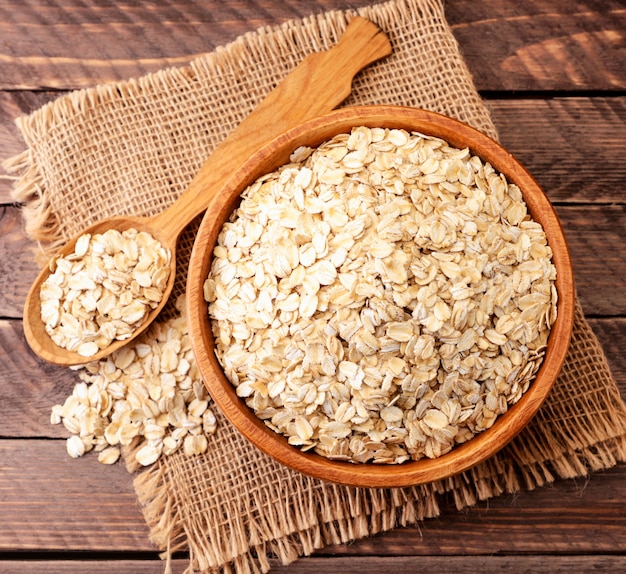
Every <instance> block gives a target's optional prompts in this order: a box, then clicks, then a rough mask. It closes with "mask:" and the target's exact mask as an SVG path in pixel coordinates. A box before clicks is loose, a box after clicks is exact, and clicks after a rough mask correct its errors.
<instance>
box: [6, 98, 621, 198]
mask: <svg viewBox="0 0 626 574" xmlns="http://www.w3.org/2000/svg"><path fill="white" fill-rule="evenodd" d="M58 95H59V94H58V93H55V92H42V93H38V92H4V93H2V92H0V159H4V158H9V157H12V156H14V155H16V154H18V153H20V152H21V151H23V150H24V149H25V143H24V141H23V140H22V137H21V135H20V134H19V133H18V130H17V127H15V125H14V121H15V119H16V118H17V117H18V116H19V115H21V114H26V113H29V112H31V111H34V110H35V109H37V108H38V107H40V106H41V105H43V104H44V103H46V102H48V101H50V100H52V99H54V98H55V97H58ZM487 105H488V106H489V108H490V110H491V114H492V117H493V121H494V123H495V124H496V127H497V128H498V130H499V133H500V139H501V142H502V144H503V145H504V146H505V147H506V148H507V149H508V150H509V151H510V152H511V153H512V154H513V155H514V156H516V157H517V159H518V160H519V161H520V162H521V163H522V164H523V165H524V166H525V167H526V168H527V169H528V170H529V171H530V172H531V173H532V174H533V176H534V177H535V178H536V179H537V181H538V182H539V184H540V185H542V186H543V188H544V189H545V190H546V192H547V193H548V195H549V197H550V198H551V199H552V201H557V202H565V201H566V202H585V203H588V202H593V203H611V202H624V194H623V182H624V181H625V180H626V163H625V162H624V161H623V158H624V156H626V97H613V98H602V97H595V98H556V99H548V100H534V99H520V100H517V99H516V100H508V99H505V100H502V99H496V100H488V101H487ZM537 134H540V137H537ZM10 189H11V182H10V181H8V180H2V179H0V203H9V202H10V201H11V199H10V197H9V192H10Z"/></svg>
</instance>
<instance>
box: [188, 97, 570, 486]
mask: <svg viewBox="0 0 626 574" xmlns="http://www.w3.org/2000/svg"><path fill="white" fill-rule="evenodd" d="M356 126H368V127H388V128H403V129H406V130H409V131H418V132H421V133H423V134H426V135H433V136H437V137H440V138H442V139H444V140H446V141H447V142H448V143H449V144H451V145H453V146H455V147H457V148H465V147H468V148H470V150H471V151H472V153H474V154H475V155H478V156H479V157H480V158H481V159H482V160H483V161H485V162H489V163H490V164H491V165H492V166H493V167H494V168H495V169H496V170H497V171H499V172H501V173H503V174H504V175H505V176H506V177H507V179H508V180H509V182H512V183H515V184H516V185H518V186H519V188H520V189H521V190H522V193H523V196H524V199H525V201H526V204H527V206H528V210H529V212H530V214H531V216H532V217H533V218H534V219H535V220H536V221H538V222H539V223H541V225H542V226H543V228H544V231H545V233H546V236H547V239H548V244H549V245H550V247H551V249H552V252H553V263H554V265H555V267H556V269H557V279H556V288H557V292H558V304H557V309H558V316H557V319H556V321H555V323H554V325H553V326H552V329H551V333H550V337H549V340H548V348H547V351H546V355H545V358H544V360H543V363H542V366H541V368H540V369H539V372H538V373H537V375H536V377H535V379H534V381H533V382H532V383H531V385H530V387H529V388H528V390H527V391H526V392H525V393H524V395H523V396H522V398H521V399H520V400H519V401H518V402H517V403H515V404H514V405H513V406H511V407H510V408H509V409H508V411H507V412H506V413H504V414H503V415H500V416H499V417H498V419H497V420H496V422H495V424H494V425H493V426H492V427H491V428H489V429H488V430H486V431H484V432H482V433H480V434H478V435H476V436H475V437H473V438H472V439H471V440H469V441H467V442H466V443H464V444H462V445H459V446H456V447H454V448H453V449H452V450H451V451H450V452H449V453H447V454H445V455H442V456H440V457H438V458H435V459H421V460H417V461H412V462H406V463H403V464H399V465H379V464H371V463H362V464H354V463H349V462H340V461H332V460H330V459H328V458H326V457H323V456H321V455H317V454H315V453H311V452H302V451H301V450H299V449H298V448H296V447H294V446H291V445H289V444H288V443H287V440H286V438H285V437H283V436H282V435H279V434H278V433H275V432H274V431H272V430H271V429H269V428H268V427H267V426H266V425H265V424H264V423H263V422H262V421H261V420H260V419H259V418H258V417H257V416H256V415H255V414H254V413H253V411H252V410H251V409H249V408H248V407H247V406H246V405H245V403H244V402H243V400H242V399H240V398H239V397H238V396H237V395H236V392H235V389H234V387H233V386H232V385H231V383H230V382H229V381H228V380H227V379H226V377H225V375H224V372H223V370H222V368H221V367H220V364H219V362H218V360H217V358H216V356H215V352H214V341H213V336H212V332H211V325H210V320H209V316H208V308H207V303H206V302H205V301H204V297H203V284H204V281H205V279H206V278H207V276H208V273H209V270H210V266H211V261H212V253H213V248H214V246H215V243H216V240H217V236H218V234H219V232H220V229H221V227H222V225H223V223H224V222H225V221H226V220H227V219H228V217H229V216H230V214H231V213H232V211H233V209H234V208H235V207H236V205H237V204H238V202H239V197H240V194H241V192H242V191H243V190H244V189H245V188H246V187H247V186H248V185H249V184H250V183H252V182H253V181H254V180H255V179H257V178H258V177H260V176H261V175H264V174H266V173H269V172H271V171H273V170H275V169H276V168H278V167H279V166H281V165H283V164H285V163H286V162H287V161H288V159H289V156H290V154H291V153H292V151H293V150H294V149H296V148H297V147H299V146H302V145H306V146H311V147H315V146H317V145H319V144H320V143H322V142H324V141H326V140H328V139H330V138H331V137H333V136H335V135H337V134H339V133H347V132H349V131H350V129H351V128H352V127H356ZM187 305H188V322H189V329H190V335H191V338H192V345H193V349H194V353H195V356H196V361H197V363H198V367H199V369H200V373H201V375H202V377H203V380H204V381H205V384H206V386H207V388H208V390H209V392H210V394H211V396H212V398H213V400H214V401H215V402H216V404H217V405H218V407H219V408H220V410H221V411H222V412H223V413H224V415H225V416H226V417H227V419H228V420H229V421H230V423H232V424H233V425H234V426H235V427H236V428H237V429H238V430H239V432H241V433H242V434H243V435H244V436H245V437H246V438H247V439H248V440H250V441H251V442H252V443H253V444H254V445H256V446H257V447H258V448H259V449H260V450H262V451H263V452H265V453H266V454H269V455H270V456H272V457H274V458H275V459H276V460H278V461H279V462H281V463H282V464H285V465H287V466H289V467H291V468H293V469H296V470H298V471H300V472H304V473H306V474H309V475H312V476H315V477H317V478H321V479H324V480H329V481H333V482H337V483H341V484H347V485H352V486H364V487H401V486H410V485H416V484H422V483H426V482H430V481H433V480H439V479H442V478H446V477H448V476H451V475H454V474H456V473H459V472H462V471H464V470H467V469H468V468H470V467H472V466H474V465H476V464H478V463H479V462H481V461H483V460H485V459H486V458H488V457H490V456H491V455H493V454H495V453H496V452H497V451H498V450H500V449H501V448H502V447H504V446H505V445H506V444H507V443H508V442H509V441H510V440H511V439H512V438H513V437H514V436H515V435H516V434H517V433H518V432H519V431H521V430H522V429H523V428H524V426H525V425H526V424H527V423H528V422H529V420H530V419H531V418H532V417H533V416H534V414H535V413H536V411H537V410H538V409H539V407H540V406H541V404H542V403H543V401H544V400H545V398H546V396H547V395H548V392H549V391H550V389H551V387H552V385H553V383H554V381H555V380H556V377H557V375H558V373H559V371H560V369H561V366H562V364H563V361H564V359H565V355H566V352H567V348H568V344H569V338H570V334H571V330H572V324H573V312H574V284H573V276H572V267H571V261H570V256H569V252H568V248H567V245H566V242H565V238H564V235H563V230H562V228H561V225H560V223H559V221H558V218H557V216H556V213H555V211H554V209H553V207H552V205H551V204H550V202H549V200H548V199H547V197H546V195H545V194H544V192H543V191H542V190H541V188H540V187H539V185H538V184H537V183H536V182H535V180H534V179H533V178H532V177H531V176H530V174H529V173H528V172H527V171H526V170H525V169H524V168H523V167H522V166H521V165H520V164H519V163H518V162H517V161H516V160H515V159H514V158H513V157H512V156H511V154H509V153H508V152H507V151H506V150H504V149H503V148H502V147H501V146H500V145H499V144H497V143H496V142H495V141H493V140H492V139H490V138H489V137H487V136H485V135H484V134H482V133H481V132H479V131H477V130H475V129H473V128H471V127H470V126H468V125H466V124H464V123H461V122H458V121H456V120H453V119H451V118H448V117H446V116H442V115H439V114H436V113H433V112H428V111H425V110H420V109H415V108H405V107H397V106H366V107H352V108H344V109H341V110H337V111H334V112H331V113H329V114H326V115H324V116H320V117H318V118H315V119H313V120H310V121H307V122H305V123H303V124H301V125H299V126H297V127H295V128H293V129H291V130H289V131H287V132H285V133H284V134H282V135H281V136H279V137H277V138H276V139H274V140H272V141H271V142H270V143H269V144H267V145H266V146H265V147H263V148H262V149H260V150H259V151H258V152H257V153H256V154H254V155H253V156H251V157H250V159H249V160H248V161H247V162H246V163H245V164H243V165H242V166H241V167H240V168H239V169H238V170H237V171H236V172H235V173H233V175H232V177H230V179H229V180H228V181H227V182H225V184H224V187H223V189H222V190H221V191H220V192H219V193H218V194H216V199H215V201H214V202H213V203H212V204H211V205H210V206H209V208H208V209H207V211H206V213H205V215H204V218H203V220H202V222H201V225H200V229H199V231H198V234H197V237H196V240H195V243H194V247H193V251H192V255H191V260H190V264H189V274H188V280H187Z"/></svg>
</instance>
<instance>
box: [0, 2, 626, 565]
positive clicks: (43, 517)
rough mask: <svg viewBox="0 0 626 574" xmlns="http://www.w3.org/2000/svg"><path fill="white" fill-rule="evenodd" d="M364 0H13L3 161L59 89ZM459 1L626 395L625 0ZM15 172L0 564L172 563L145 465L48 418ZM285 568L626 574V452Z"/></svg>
mask: <svg viewBox="0 0 626 574" xmlns="http://www.w3.org/2000/svg"><path fill="white" fill-rule="evenodd" d="M366 2H367V0H278V1H272V0H205V1H203V2H192V1H191V0H189V1H187V0H163V1H162V2H152V1H148V0H135V1H133V2H123V1H121V0H57V1H55V2H48V1H44V0H1V1H0V90H1V91H0V158H7V157H9V156H12V155H14V154H16V153H18V152H20V151H21V150H22V149H24V144H23V142H22V141H21V138H20V136H19V134H18V132H17V129H16V128H15V126H14V123H13V121H14V119H15V118H16V117H17V116H19V115H20V114H24V113H28V112H30V111H33V110H34V109H36V108H38V107H39V106H41V105H42V104H44V103H45V102H47V101H49V100H52V99H53V98H56V97H57V96H58V95H59V94H60V93H61V92H65V91H68V90H73V89H78V88H84V87H89V86H92V85H94V84H97V83H100V82H108V81H113V80H123V79H127V78H129V77H134V76H140V75H143V74H145V73H147V72H150V71H154V70H157V69H159V68H162V67H164V66H166V65H171V64H184V63H186V62H187V61H189V60H190V59H192V58H193V57H194V56H195V55H197V54H200V53H202V52H206V51H209V50H211V49H213V48H215V47H216V46H219V45H223V44H226V43H228V42H229V41H231V40H233V39H234V38H235V37H237V36H238V35H240V34H242V33H245V32H246V31H249V30H252V29H255V28H257V27H259V26H261V25H266V24H275V23H278V22H282V21H284V20H286V19H290V18H294V17H301V16H305V15H307V14H309V13H312V12H319V11H323V10H327V9H332V8H345V7H348V6H355V5H356V6H358V5H363V4H365V3H366ZM446 14H447V18H448V21H449V22H450V24H451V26H452V28H453V31H454V33H455V36H456V37H457V39H458V41H459V43H460V46H461V49H462V52H463V54H464V56H465V58H466V60H467V63H468V65H469V67H470V69H471V71H472V73H473V74H474V79H475V82H476V85H477V87H478V89H479V90H480V91H481V93H482V95H483V96H484V98H485V99H486V100H487V102H488V105H489V107H490V109H491V111H492V114H493V118H494V120H495V123H496V125H497V127H498V128H499V131H500V136H501V140H502V142H503V143H504V145H505V146H506V147H508V148H509V149H510V151H511V152H513V154H515V155H516V156H517V157H518V158H519V159H520V160H521V161H522V163H524V164H525V165H526V166H527V167H528V169H529V170H530V171H531V172H532V173H533V175H534V176H535V177H536V178H537V180H538V181H539V182H540V184H542V185H543V187H544V188H545V189H546V190H547V192H548V194H549V196H550V197H551V199H552V200H553V202H554V203H555V204H556V207H557V211H558V213H559V215H560V217H561V219H562V222H563V225H564V227H565V230H566V234H567V237H568V239H569V242H570V246H571V251H572V254H573V259H574V262H575V273H576V280H577V285H578V290H579V294H580V298H581V302H582V305H583V308H584V310H585V312H586V313H587V315H588V317H589V318H590V321H591V324H592V327H593V329H594V331H595V332H596V333H597V335H598V337H599V338H600V340H601V342H602V344H603V346H604V348H605V350H606V353H607V356H608V359H609V363H610V366H611V367H612V369H613V372H614V374H615V377H616V379H617V381H618V383H619V385H620V389H621V392H622V394H623V395H625V396H626V354H625V353H624V351H623V349H625V348H626V240H625V239H624V237H623V234H624V230H625V229H626V161H624V158H625V157H626V2H624V0H606V1H603V2H600V1H597V0H561V1H559V0H449V1H447V2H446ZM10 187H11V184H10V182H9V181H7V180H5V179H0V201H1V202H2V210H1V211H0V216H1V217H0V229H1V231H0V345H1V350H0V365H1V368H0V395H1V396H2V399H1V408H0V573H5V572H47V573H51V572H54V573H57V572H58V573H61V572H94V573H97V572H111V571H115V572H134V573H142V572H162V571H163V564H162V563H161V562H160V561H159V559H158V553H157V550H156V549H155V548H154V547H153V546H152V545H151V544H150V542H149V541H148V529H147V527H146V525H145V523H144V521H143V518H142V515H141V512H140V509H139V507H138V505H137V501H136V498H135V495H134V493H133V490H132V477H131V476H130V475H129V474H128V473H127V472H126V471H125V470H124V468H123V467H122V466H121V465H117V466H114V467H112V468H111V467H103V466H102V465H100V464H99V463H98V462H97V461H96V458H95V456H93V457H90V456H87V457H85V458H84V459H81V460H80V461H75V460H72V459H70V458H69V457H68V456H67V454H66V453H65V441H64V440H63V439H64V430H63V428H62V427H60V426H52V425H51V424H50V423H49V415H50V407H51V406H52V405H53V404H55V403H57V402H60V401H62V400H64V398H65V396H66V395H67V394H69V393H70V392H71V389H72V386H73V384H74V377H73V376H72V375H71V374H70V373H69V372H68V371H66V370H65V369H60V368H56V367H52V366H50V365H47V364H44V363H42V362H41V361H38V360H37V359H36V358H35V357H34V356H33V354H32V353H31V352H30V351H29V349H28V348H27V346H26V344H25V342H24V337H23V334H22V326H21V320H20V318H21V313H22V304H23V300H24V297H25V295H26V290H27V287H28V285H29V284H30V282H31V280H32V279H33V278H34V276H35V271H36V267H35V265H34V264H33V263H32V261H31V256H30V248H31V245H30V242H29V240H28V239H27V238H26V236H25V234H24V232H23V230H22V226H21V219H20V211H19V207H18V206H16V205H14V204H13V203H12V200H11V198H10V195H9V192H10ZM177 558H178V559H177V560H176V561H175V564H174V570H175V571H182V570H183V569H184V567H185V565H186V561H185V559H184V558H185V557H184V556H181V557H177ZM34 560H36V562H33V561H34ZM283 570H284V571H288V572H293V573H296V572H300V573H304V572H320V571H321V572H342V573H344V574H348V573H350V572H355V573H356V572H360V573H363V572H398V571H400V572H409V571H415V572H417V571H420V572H421V571H435V572H460V573H464V572H476V571H484V572H496V571H497V572H518V571H533V572H555V571H570V572H582V571H589V570H594V571H622V572H623V571H626V464H621V465H618V466H617V467H615V468H613V469H611V470H609V471H606V472H600V473H597V474H594V475H592V476H591V477H589V479H581V480H571V481H562V482H557V483H556V484H554V485H552V486H549V487H546V488H542V489H539V490H537V491H535V492H532V493H522V494H518V495H516V496H503V497H500V498H497V499H494V500H491V501H489V502H488V503H483V504H479V505H477V506H476V507H474V508H472V509H469V510H466V511H464V512H461V513H458V512H456V511H455V510H454V509H453V507H452V505H450V507H449V508H447V509H444V511H443V514H442V516H441V517H440V518H438V519H436V520H429V521H427V522H426V523H424V524H423V525H421V526H420V527H419V528H417V527H416V528H407V529H399V530H396V531H393V532H390V533H388V534H385V535H380V536H376V537H373V538H371V539H367V540H362V541H359V542H357V543H354V544H351V545H349V546H338V547H332V548H326V549H324V550H323V551H320V552H319V553H317V554H316V555H315V556H314V557H310V558H306V559H301V560H299V561H298V562H297V563H295V564H293V565H291V566H290V567H288V568H284V569H283V568H281V567H278V566H277V567H276V568H275V571H276V572H282V571H283Z"/></svg>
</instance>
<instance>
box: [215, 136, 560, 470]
mask: <svg viewBox="0 0 626 574" xmlns="http://www.w3.org/2000/svg"><path fill="white" fill-rule="evenodd" d="M551 255H552V254H551V250H550V247H549V246H548V245H547V242H546V237H545V234H544V232H543V229H542V228H541V226H540V225H539V224H538V223H536V222H535V221H533V220H532V219H531V217H530V216H529V214H528V212H527V208H526V204H525V203H524V201H523V198H522V194H521V191H520V189H519V188H518V187H517V186H515V185H513V184H510V183H508V182H507V181H506V179H505V178H504V177H503V176H502V175H501V174H499V173H496V172H495V171H494V169H493V168H492V166H491V165H489V164H488V163H483V162H482V161H481V160H480V159H479V158H478V157H476V156H473V155H472V154H471V153H470V151H469V150H467V149H455V148H452V147H450V146H449V145H448V144H447V143H446V142H444V141H442V140H440V139H437V138H432V137H427V136H422V135H420V134H417V133H408V132H406V131H403V130H388V129H387V130H386V129H369V128H356V129H354V130H353V131H352V132H351V133H350V134H345V135H340V136H337V137H335V138H333V139H332V140H330V141H328V142H325V143H324V144H322V145H321V146H319V148H317V149H314V150H313V149H309V148H299V149H298V150H296V151H295V152H294V154H293V155H292V158H291V163H289V164H288V165H285V166H283V167H281V168H280V169H278V170H276V171H275V172H273V173H271V174H268V175H266V176H264V177H261V178H260V179H259V180H257V181H256V182H255V183H253V184H252V185H251V186H250V187H249V188H248V189H247V190H246V191H245V192H244V193H243V195H242V201H241V204H240V206H239V207H238V208H237V210H236V212H235V213H234V214H233V216H232V217H231V219H230V220H229V221H228V222H227V223H226V224H225V225H224V226H223V229H222V230H221V233H220V235H219V238H218V243H217V246H216V248H215V251H214V259H213V262H212V268H211V272H210V274H209V277H208V278H207V280H206V282H205V285H204V296H205V299H206V300H207V301H208V302H209V314H210V317H211V319H212V327H213V331H214V335H215V340H216V346H217V349H216V352H217V356H218V358H219V360H220V362H221V364H222V366H223V368H224V371H225V373H226V375H227V377H228V378H229V380H230V381H231V382H232V383H233V385H235V386H236V388H237V394H238V395H239V396H240V397H242V398H244V399H245V401H246V403H247V404H248V405H249V406H250V407H251V408H252V409H253V410H254V411H255V413H256V414H257V416H259V417H260V418H261V419H263V420H264V421H265V423H266V424H267V425H268V426H269V427H270V428H272V429H273V430H275V431H276V432H279V433H282V434H284V435H285V436H287V437H288V440H289V442H290V443H291V444H293V445H296V446H298V447H300V448H302V449H304V450H309V449H313V450H315V451H316V452H318V453H320V454H322V455H324V456H327V457H329V458H332V459H340V460H349V461H352V462H376V463H401V462H403V461H406V460H411V459H419V458H422V457H430V458H434V457H438V456H440V455H442V454H444V453H446V452H448V451H449V450H450V449H451V448H453V447H454V446H455V445H456V444H459V443H462V442H464V441H466V440H468V439H470V438H471V437H472V436H474V435H475V434H476V433H479V432H481V431H483V430H485V429H487V428H489V427H490V426H491V425H493V423H494V422H495V420H496V418H497V417H498V415H500V414H502V413H504V412H505V411H506V410H507V409H508V407H509V405H511V404H513V403H515V402H516V401H517V400H519V398H520V397H521V396H522V394H523V393H524V392H525V390H526V389H527V388H528V385H529V384H530V382H531V380H532V379H533V377H534V375H535V373H536V371H537V370H538V368H539V365H540V363H541V360H542V357H543V353H544V350H545V346H546V342H547V337H548V334H549V330H550V327H551V325H552V324H553V322H554V320H555V318H556V299H557V295H556V289H555V287H554V280H555V277H556V270H555V268H554V266H553V264H552V261H551Z"/></svg>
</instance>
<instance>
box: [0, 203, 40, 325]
mask: <svg viewBox="0 0 626 574" xmlns="http://www.w3.org/2000/svg"><path fill="white" fill-rule="evenodd" d="M0 226H1V228H2V235H0V253H3V254H4V257H1V258H0V317H7V318H18V317H21V316H22V306H23V303H24V300H25V298H26V294H27V293H28V288H29V285H30V284H31V283H32V282H33V281H34V279H35V277H36V276H37V272H38V265H37V264H36V263H35V260H34V253H35V251H34V250H35V244H34V243H33V242H32V241H30V240H29V239H28V238H27V237H26V235H25V232H24V225H23V222H22V216H21V213H20V210H19V208H17V207H15V206H12V205H4V206H2V205H0Z"/></svg>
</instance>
